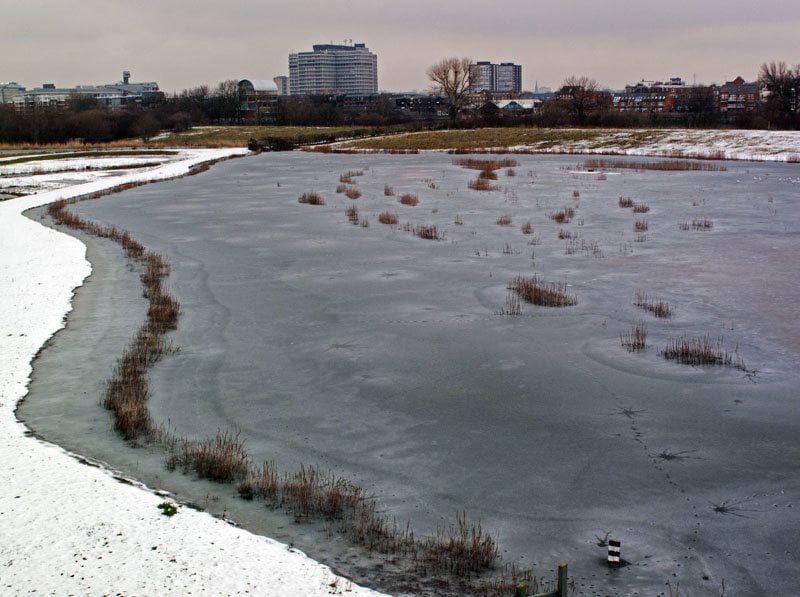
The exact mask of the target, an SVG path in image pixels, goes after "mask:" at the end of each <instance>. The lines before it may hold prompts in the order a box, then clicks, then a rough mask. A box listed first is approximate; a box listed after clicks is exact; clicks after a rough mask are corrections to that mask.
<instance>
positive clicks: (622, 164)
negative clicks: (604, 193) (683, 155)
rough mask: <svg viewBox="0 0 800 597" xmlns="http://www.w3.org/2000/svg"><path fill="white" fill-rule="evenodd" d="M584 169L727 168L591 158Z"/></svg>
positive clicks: (707, 163)
mask: <svg viewBox="0 0 800 597" xmlns="http://www.w3.org/2000/svg"><path fill="white" fill-rule="evenodd" d="M583 166H584V168H587V169H594V170H621V169H629V170H661V171H687V170H690V171H698V170H704V171H709V172H724V171H725V170H727V168H725V166H720V165H718V164H712V163H709V162H699V161H690V160H660V161H657V162H631V161H627V160H613V159H605V158H591V159H588V160H586V161H584V163H583Z"/></svg>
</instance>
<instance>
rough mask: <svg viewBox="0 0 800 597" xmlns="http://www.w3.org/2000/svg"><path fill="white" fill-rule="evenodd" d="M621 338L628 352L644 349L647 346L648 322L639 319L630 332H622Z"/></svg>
mask: <svg viewBox="0 0 800 597" xmlns="http://www.w3.org/2000/svg"><path fill="white" fill-rule="evenodd" d="M619 340H620V343H621V344H622V346H623V347H624V348H625V349H627V350H628V352H637V351H640V350H644V349H645V348H646V347H647V324H646V323H645V322H644V321H637V322H636V323H635V324H633V326H632V327H631V329H630V331H629V332H623V333H622V334H620V336H619Z"/></svg>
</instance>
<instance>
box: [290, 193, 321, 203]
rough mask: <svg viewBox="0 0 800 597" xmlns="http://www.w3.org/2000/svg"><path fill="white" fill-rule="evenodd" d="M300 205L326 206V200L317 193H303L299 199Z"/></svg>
mask: <svg viewBox="0 0 800 597" xmlns="http://www.w3.org/2000/svg"><path fill="white" fill-rule="evenodd" d="M297 202H298V203H306V204H308V205H325V199H323V198H322V197H320V196H319V195H318V194H317V193H303V194H302V195H300V197H298V199H297Z"/></svg>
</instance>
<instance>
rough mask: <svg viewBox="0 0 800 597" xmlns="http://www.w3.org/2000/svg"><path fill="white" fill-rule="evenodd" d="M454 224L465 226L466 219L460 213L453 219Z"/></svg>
mask: <svg viewBox="0 0 800 597" xmlns="http://www.w3.org/2000/svg"><path fill="white" fill-rule="evenodd" d="M453 224H455V225H456V226H463V225H464V219H463V218H462V217H461V216H460V215H458V214H456V217H455V218H454V219H453Z"/></svg>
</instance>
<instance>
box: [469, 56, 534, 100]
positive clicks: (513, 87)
mask: <svg viewBox="0 0 800 597" xmlns="http://www.w3.org/2000/svg"><path fill="white" fill-rule="evenodd" d="M469 69H470V77H471V80H472V90H473V91H475V92H480V91H491V92H496V93H520V92H521V91H522V66H520V65H519V64H514V63H513V62H501V63H500V64H492V63H491V62H488V61H479V62H476V63H475V64H472V65H470V67H469Z"/></svg>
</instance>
